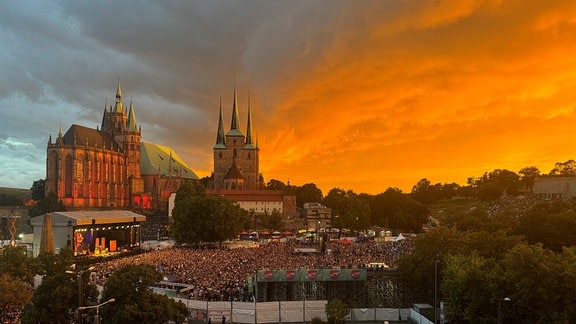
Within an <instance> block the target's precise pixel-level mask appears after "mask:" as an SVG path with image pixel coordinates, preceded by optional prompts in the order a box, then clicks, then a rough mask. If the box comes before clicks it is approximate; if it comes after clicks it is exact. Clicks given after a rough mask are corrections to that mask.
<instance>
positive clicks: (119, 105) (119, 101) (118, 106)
mask: <svg viewBox="0 0 576 324" xmlns="http://www.w3.org/2000/svg"><path fill="white" fill-rule="evenodd" d="M114 108H115V111H116V112H123V111H124V107H122V88H120V81H118V87H117V88H116V106H115V107H114Z"/></svg>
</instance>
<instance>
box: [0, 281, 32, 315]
mask: <svg viewBox="0 0 576 324" xmlns="http://www.w3.org/2000/svg"><path fill="white" fill-rule="evenodd" d="M31 300H32V293H31V291H30V285H29V284H28V283H26V282H24V281H22V280H21V279H20V278H17V277H13V276H11V275H9V274H7V273H1V274H0V318H1V319H2V323H6V321H8V320H9V313H11V312H12V311H14V310H22V308H23V307H24V305H26V304H28V303H29V302H30V301H31ZM15 320H16V319H15V318H10V320H9V321H8V323H11V322H12V321H14V322H15Z"/></svg>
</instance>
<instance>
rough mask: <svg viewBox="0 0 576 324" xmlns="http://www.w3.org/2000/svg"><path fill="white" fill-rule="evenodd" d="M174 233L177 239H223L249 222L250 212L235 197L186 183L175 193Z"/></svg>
mask: <svg viewBox="0 0 576 324" xmlns="http://www.w3.org/2000/svg"><path fill="white" fill-rule="evenodd" d="M172 219H173V224H172V234H173V236H174V239H175V240H176V242H178V243H187V244H194V245H198V244H199V243H200V242H222V241H224V240H227V239H233V238H235V237H236V236H237V235H238V233H240V231H241V230H242V229H245V228H248V227H249V225H250V217H249V213H248V212H247V211H245V210H243V209H241V208H240V207H239V206H238V205H236V204H235V203H234V202H233V201H231V200H229V199H227V198H224V197H221V196H211V195H205V194H203V193H198V192H195V191H194V190H191V189H190V188H189V187H185V186H183V188H182V187H181V188H180V189H179V190H178V192H177V193H176V199H175V205H174V210H173V211H172Z"/></svg>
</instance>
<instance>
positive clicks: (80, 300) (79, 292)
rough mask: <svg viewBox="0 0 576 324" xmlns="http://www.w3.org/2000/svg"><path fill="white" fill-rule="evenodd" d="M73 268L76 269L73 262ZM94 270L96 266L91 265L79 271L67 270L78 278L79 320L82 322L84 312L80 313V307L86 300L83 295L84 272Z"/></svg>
mask: <svg viewBox="0 0 576 324" xmlns="http://www.w3.org/2000/svg"><path fill="white" fill-rule="evenodd" d="M71 268H72V269H76V264H73V265H72V266H71ZM92 270H94V267H89V268H88V269H86V270H78V271H72V270H66V273H68V274H75V275H76V278H77V280H78V306H79V307H78V322H79V323H82V314H80V308H81V307H82V304H83V301H84V298H83V297H84V296H83V292H82V274H83V273H84V272H86V271H92Z"/></svg>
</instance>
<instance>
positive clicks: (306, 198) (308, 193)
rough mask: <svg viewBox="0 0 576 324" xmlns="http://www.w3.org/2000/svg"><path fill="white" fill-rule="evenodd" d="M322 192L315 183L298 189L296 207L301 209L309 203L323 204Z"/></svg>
mask: <svg viewBox="0 0 576 324" xmlns="http://www.w3.org/2000/svg"><path fill="white" fill-rule="evenodd" d="M323 197H324V196H322V190H320V189H319V188H318V187H316V185H315V184H313V183H307V184H305V185H303V186H301V187H299V188H297V189H296V205H297V206H298V207H300V208H302V207H303V206H304V203H307V202H318V203H319V202H321V201H322V198H323Z"/></svg>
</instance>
